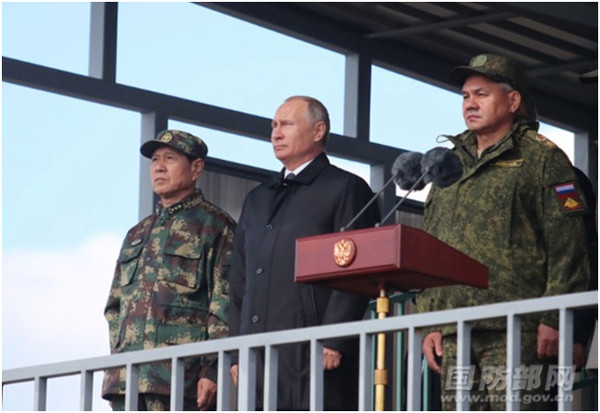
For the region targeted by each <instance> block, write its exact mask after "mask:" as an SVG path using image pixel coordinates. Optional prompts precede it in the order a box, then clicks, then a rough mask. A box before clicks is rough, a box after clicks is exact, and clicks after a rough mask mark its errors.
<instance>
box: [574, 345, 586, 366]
mask: <svg viewBox="0 0 600 413" xmlns="http://www.w3.org/2000/svg"><path fill="white" fill-rule="evenodd" d="M573 364H574V365H575V366H577V367H583V366H585V348H584V347H583V344H581V343H573Z"/></svg>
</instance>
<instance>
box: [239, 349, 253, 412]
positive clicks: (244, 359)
mask: <svg viewBox="0 0 600 413" xmlns="http://www.w3.org/2000/svg"><path fill="white" fill-rule="evenodd" d="M238 370H239V374H238V409H239V410H247V411H251V410H256V349H251V348H248V347H244V348H241V349H240V360H239V368H238Z"/></svg>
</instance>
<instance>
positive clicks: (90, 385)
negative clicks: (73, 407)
mask: <svg viewBox="0 0 600 413" xmlns="http://www.w3.org/2000/svg"><path fill="white" fill-rule="evenodd" d="M93 391H94V372H93V371H87V370H83V371H82V372H81V395H80V402H79V410H82V411H83V410H84V411H90V410H92V392H93Z"/></svg>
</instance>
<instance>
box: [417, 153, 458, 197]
mask: <svg viewBox="0 0 600 413" xmlns="http://www.w3.org/2000/svg"><path fill="white" fill-rule="evenodd" d="M421 167H422V170H423V171H424V173H425V179H424V182H425V183H426V184H427V183H429V182H433V183H434V184H436V185H437V186H439V187H440V188H446V187H448V186H450V185H452V184H453V183H454V182H456V181H458V180H459V179H460V177H461V176H462V172H463V170H462V162H461V161H460V158H459V156H458V155H457V154H456V152H454V151H452V150H450V149H448V148H443V147H441V146H440V147H437V148H433V149H430V150H429V151H428V152H427V153H425V156H423V160H422V161H421Z"/></svg>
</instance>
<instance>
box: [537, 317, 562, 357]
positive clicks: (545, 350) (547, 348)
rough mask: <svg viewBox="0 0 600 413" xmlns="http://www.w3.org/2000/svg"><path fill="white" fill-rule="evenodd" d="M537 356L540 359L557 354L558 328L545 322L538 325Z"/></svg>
mask: <svg viewBox="0 0 600 413" xmlns="http://www.w3.org/2000/svg"><path fill="white" fill-rule="evenodd" d="M537 356H538V358H539V359H540V360H541V359H544V358H546V357H556V356H558V330H555V329H553V328H552V327H548V326H547V325H545V324H540V325H538V334H537Z"/></svg>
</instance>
